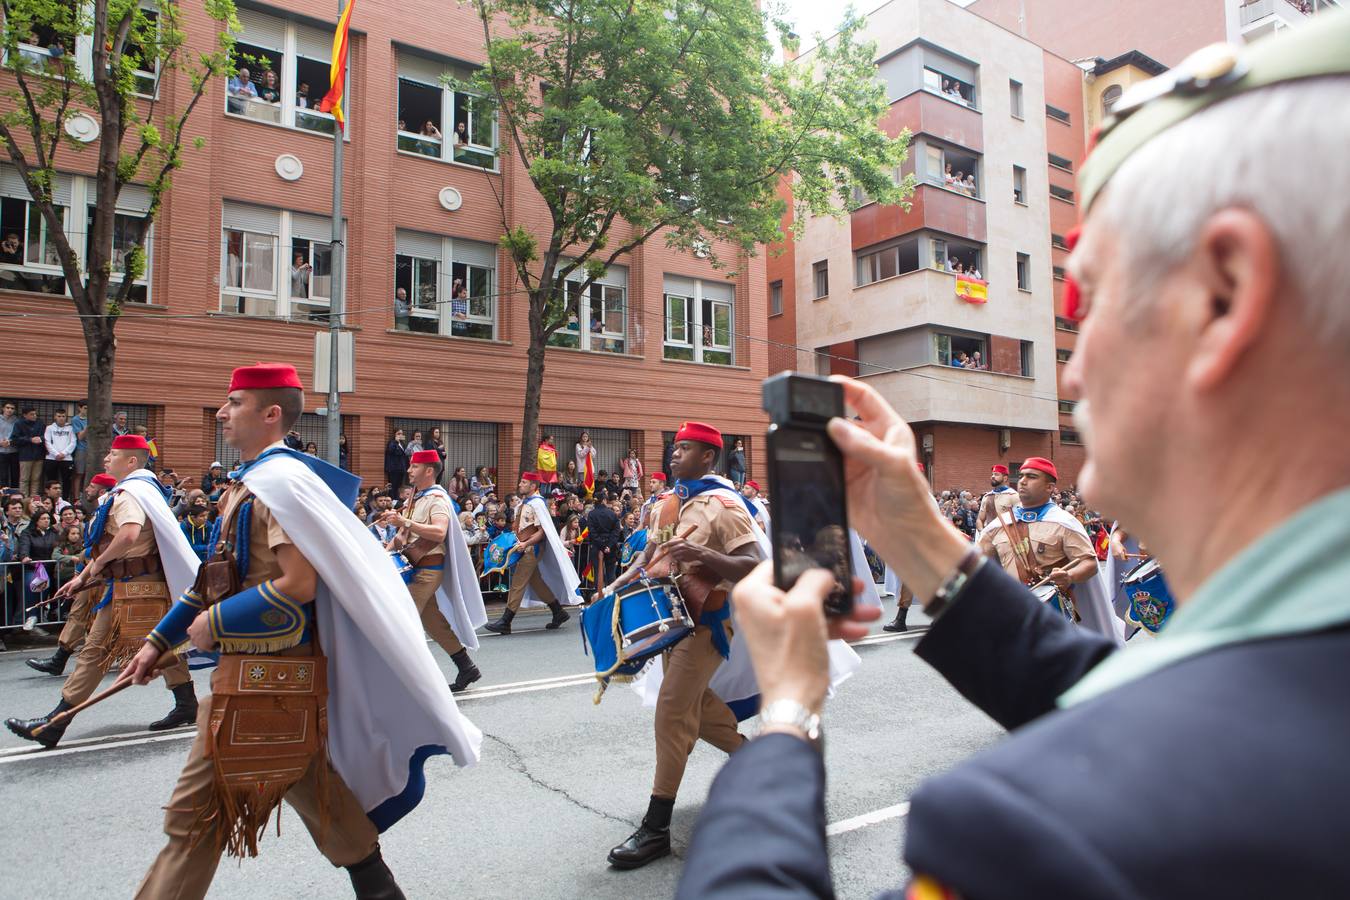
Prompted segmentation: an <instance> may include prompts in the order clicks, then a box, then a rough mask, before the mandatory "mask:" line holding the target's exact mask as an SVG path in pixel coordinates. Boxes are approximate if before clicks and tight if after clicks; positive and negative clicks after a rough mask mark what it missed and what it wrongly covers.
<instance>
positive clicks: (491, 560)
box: [483, 531, 524, 576]
mask: <svg viewBox="0 0 1350 900" xmlns="http://www.w3.org/2000/svg"><path fill="white" fill-rule="evenodd" d="M522 555H524V554H523V553H522V551H520V550H517V549H516V536H515V535H514V534H512V533H511V532H509V531H504V532H502V533H501V534H499V535H497V537H496V538H495V539H494V540H493V541H492V542H491V543H490V544H488V545H487V546H486V547H484V548H483V575H484V576H487V575H490V574H493V573H494V572H495V573H501V572H506V571H509V570H510V569H512V568H514V567H515V564H516V561H517V560H519V559H520V557H521V556H522Z"/></svg>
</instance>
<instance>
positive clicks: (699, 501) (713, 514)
mask: <svg viewBox="0 0 1350 900" xmlns="http://www.w3.org/2000/svg"><path fill="white" fill-rule="evenodd" d="M662 502H663V504H665V503H678V502H679V501H678V500H677V499H676V498H675V497H674V496H673V495H672V496H671V497H670V499H669V500H663V501H662ZM661 512H663V513H665V514H666V515H668V514H669V507H665V508H663V509H662V510H661ZM655 517H656V519H657V522H658V526H657V527H656V528H653V529H651V530H649V531H648V533H647V535H648V536H647V540H648V542H649V543H653V542H654V543H656V544H663V543H665V542H666V541H668V540H670V539H671V538H672V537H679V536H684V538H685V540H687V541H689V543H691V544H700V545H702V546H704V547H707V548H708V549H710V550H716V551H717V552H718V553H722V554H725V555H728V556H730V555H731V554H732V553H734V552H735V551H736V550H739V549H740V548H741V547H744V546H745V545H747V544H755V543H757V541H758V538H757V537H756V536H755V526H754V524H753V523H752V522H751V521H750V514H749V513H748V512H746V511H745V504H743V503H741V502H740V501H739V500H733V499H731V498H730V497H722V496H719V495H715V494H699V495H698V496H696V497H691V498H690V499H688V500H686V501H684V502H683V503H680V505H679V518H678V519H677V520H676V523H675V527H674V528H673V529H672V528H661V527H659V523H660V522H661V521H662V520H663V518H664V517H663V516H662V515H661V513H656V514H655ZM691 528H692V529H693V531H692V532H690V533H689V534H688V535H685V532H689V531H690V529H691ZM731 587H732V583H731V582H730V581H725V580H724V581H721V582H719V583H718V585H717V588H716V590H729V589H730V588H731Z"/></svg>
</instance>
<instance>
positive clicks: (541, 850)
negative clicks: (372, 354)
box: [0, 603, 1001, 900]
mask: <svg viewBox="0 0 1350 900" xmlns="http://www.w3.org/2000/svg"><path fill="white" fill-rule="evenodd" d="M889 607H890V604H889V603H888V610H887V614H888V617H889V614H890V612H891V609H890V608H889ZM543 623H544V617H543V616H542V615H537V614H536V615H522V616H521V617H519V618H517V620H516V629H517V630H516V633H515V634H513V635H511V636H510V637H497V636H488V637H485V638H484V639H483V642H482V643H483V646H482V649H481V650H480V651H478V652H477V653H475V654H474V655H475V658H476V660H477V662H478V664H479V667H480V668H481V669H482V671H483V675H484V677H483V680H482V681H480V682H479V683H478V684H477V685H475V686H474V688H473V689H471V690H470V691H468V692H466V693H465V694H463V695H461V698H462V699H461V703H462V706H463V709H464V712H465V714H466V715H467V716H469V718H471V719H472V720H473V721H474V722H475V723H476V724H477V725H478V726H479V727H480V728H481V729H482V730H483V732H484V742H483V755H482V760H481V762H480V763H479V764H478V765H477V766H475V767H473V768H470V769H457V768H455V766H454V765H453V764H452V763H451V762H449V758H448V757H439V758H436V759H433V760H432V761H431V762H430V763H429V764H428V767H427V778H428V788H427V795H426V799H425V800H424V801H423V802H422V804H421V805H420V806H419V807H418V808H417V809H416V810H415V811H414V812H413V813H412V814H410V815H409V816H408V817H407V818H405V819H404V820H403V821H401V822H400V823H398V824H397V825H396V826H394V827H393V828H392V829H391V830H390V831H389V832H388V833H386V834H385V835H384V836H383V838H382V840H381V845H382V847H383V852H384V856H385V859H386V860H387V861H388V862H389V864H390V866H391V868H392V869H393V870H394V872H395V874H396V876H397V877H398V880H399V883H400V885H401V886H402V887H403V890H404V891H405V893H406V894H407V895H408V897H409V898H413V900H420V898H427V897H449V896H453V897H458V898H521V897H530V898H555V897H556V898H564V897H578V898H582V897H584V898H588V900H591V898H594V900H601V898H611V897H612V898H630V897H644V898H661V897H670V896H672V895H673V893H674V890H675V885H676V883H677V881H678V879H679V874H680V870H681V867H682V866H683V855H684V850H685V847H686V846H687V844H688V841H689V836H690V833H691V831H692V829H693V827H694V822H695V820H696V818H697V816H698V813H699V810H700V809H701V807H702V804H703V800H704V798H705V797H706V796H707V792H708V788H709V786H710V784H711V783H712V780H713V777H714V776H715V775H716V774H717V770H718V769H719V767H720V766H721V765H722V762H723V760H724V759H725V757H724V756H723V755H722V754H721V753H720V752H719V751H717V750H715V749H713V748H712V747H709V746H707V745H704V744H700V745H699V746H698V748H697V749H696V750H695V751H694V754H693V756H692V757H691V759H690V763H689V768H688V770H687V772H686V775H685V779H684V784H683V787H682V789H681V794H680V798H679V801H678V802H677V804H676V807H675V815H674V820H673V822H672V834H673V838H674V843H675V853H674V856H673V857H671V858H667V859H664V860H661V861H658V862H656V863H653V864H652V865H649V866H647V867H646V868H644V869H640V870H637V871H632V872H620V871H616V870H612V869H610V867H609V866H608V865H607V864H606V862H605V854H606V853H607V852H608V850H609V848H610V847H611V846H613V845H614V844H616V843H618V842H619V841H621V840H623V839H624V838H625V837H627V835H628V834H629V833H630V832H631V831H632V830H633V829H634V828H635V827H636V826H637V823H638V820H639V819H640V818H641V817H642V814H643V812H644V811H645V809H646V802H647V797H648V795H649V793H650V788H651V777H652V766H653V749H652V724H651V718H652V716H651V710H647V709H643V708H642V707H641V704H640V702H639V701H638V698H637V696H636V695H635V694H633V693H632V692H631V691H630V690H628V689H627V688H626V687H623V686H616V687H615V688H612V689H611V690H610V691H609V692H608V693H607V694H606V695H605V698H604V702H603V703H601V704H600V705H598V706H596V705H594V704H592V702H591V701H592V696H593V694H594V689H593V684H594V682H593V680H591V679H590V678H589V673H590V672H591V671H593V669H592V667H591V665H590V660H589V658H588V657H585V656H583V655H582V650H581V639H580V636H579V633H578V628H577V624H576V622H572V623H569V624H568V625H567V626H566V627H565V628H564V629H562V630H561V631H557V632H550V631H544V630H542V629H543ZM910 623H911V625H914V624H918V625H919V626H920V627H922V623H923V617H922V614H919V613H917V612H915V613H911V616H910ZM918 637H919V634H918V633H911V634H908V635H902V636H892V635H887V634H884V633H883V632H881V631H880V627H879V625H878V626H877V628H876V632H875V634H874V635H873V637H871V638H869V639H868V640H867V641H866V642H864V643H863V644H861V645H859V646H858V652H859V654H860V655H861V656H862V658H863V666H862V668H861V670H860V671H859V672H858V674H856V675H855V676H854V677H853V678H852V679H850V680H849V681H848V682H847V683H845V684H844V685H843V686H842V687H841V688H840V690H839V692H838V694H837V695H836V697H835V698H834V699H833V700H832V701H831V702H830V704H829V707H828V709H827V711H826V715H825V727H826V735H827V742H826V743H827V746H826V765H827V768H828V772H829V777H830V783H829V792H828V797H827V820H828V821H829V822H830V823H831V824H830V835H831V837H830V842H831V854H832V860H833V867H834V877H835V887H836V890H837V891H838V894H839V896H840V897H845V898H862V897H870V896H872V895H873V894H875V893H876V892H878V891H880V890H883V889H885V888H888V887H894V886H895V885H896V884H898V883H899V882H900V881H901V880H902V879H903V878H905V877H907V873H905V872H904V870H903V868H902V866H901V864H900V859H899V852H900V846H901V841H902V839H903V832H904V824H905V818H904V814H905V811H906V809H907V807H906V805H905V801H906V800H907V799H908V797H909V796H910V794H911V793H912V792H913V790H914V789H915V787H916V786H917V785H918V783H919V782H920V781H921V780H922V779H923V778H925V777H926V776H928V775H931V774H934V773H937V772H940V771H943V770H944V769H946V768H948V767H950V766H951V765H953V764H954V763H956V762H959V761H960V760H961V759H964V758H965V757H967V756H969V755H970V754H972V753H974V752H976V751H978V750H980V749H981V748H983V747H986V746H988V745H989V744H991V743H992V742H994V741H996V740H998V739H999V736H1000V734H1001V730H1000V729H999V728H998V726H996V725H995V724H994V723H993V722H992V721H990V720H989V719H988V718H986V717H985V716H984V715H983V714H982V713H980V712H978V711H976V710H975V709H974V708H973V707H971V706H970V705H969V704H967V703H966V702H965V701H963V700H962V699H961V698H960V697H959V696H957V694H956V693H955V692H954V691H953V690H952V689H951V688H950V687H949V686H947V684H946V683H945V682H944V681H942V680H941V679H940V678H939V677H938V676H937V675H936V674H935V673H934V672H933V671H932V670H931V669H929V668H928V667H927V666H926V665H925V664H924V663H923V662H921V661H920V660H918V659H917V658H916V657H915V656H914V655H913V652H912V651H913V647H914V645H915V643H916V642H917V640H918ZM432 652H433V654H434V655H435V657H436V659H437V661H438V662H439V663H440V665H441V668H442V669H443V670H445V671H446V672H447V673H452V670H453V666H452V664H451V663H450V660H449V658H448V657H446V655H445V654H444V653H442V652H441V650H440V649H439V648H437V647H435V646H433V647H432ZM28 655H32V654H31V652H9V653H0V717H8V716H15V715H17V716H21V717H28V716H34V715H39V714H41V713H44V712H47V711H48V710H50V709H51V707H52V706H54V705H55V703H56V701H57V700H58V699H59V692H60V683H61V682H60V679H57V678H52V677H50V676H46V675H40V674H38V673H36V672H33V671H31V670H30V669H28V668H27V667H26V666H25V665H24V664H23V660H24V658H25V657H26V656H28ZM196 679H197V684H198V694H199V696H200V695H204V694H205V693H206V692H207V673H205V672H198V673H196ZM105 683H111V679H109V681H108V682H105ZM170 699H171V698H170V695H169V693H168V692H167V691H165V690H164V689H163V687H162V682H160V683H158V685H151V686H149V687H144V688H134V689H132V690H130V691H127V692H124V693H123V694H120V695H118V696H117V697H114V698H112V699H111V700H109V701H108V702H106V703H104V704H101V705H100V706H97V707H95V708H93V709H91V710H89V711H88V712H86V713H84V714H82V715H81V716H80V717H79V719H78V720H77V721H76V723H75V724H74V725H73V726H72V727H71V729H70V730H69V731H68V732H67V733H66V737H65V740H64V741H63V742H62V743H61V745H60V746H59V747H58V748H57V749H56V750H54V751H45V752H44V751H41V750H34V749H30V748H34V747H35V745H33V744H30V743H27V742H24V741H22V740H20V739H19V738H17V737H15V736H14V735H12V734H10V733H9V732H8V731H7V730H4V729H0V797H3V804H4V810H5V814H4V816H3V818H0V847H2V848H3V859H4V863H3V871H4V873H5V877H3V878H0V898H11V897H12V898H23V900H70V898H85V897H90V898H93V897H97V898H115V897H129V896H130V895H131V893H132V892H133V891H134V890H135V887H136V885H137V884H138V883H139V881H140V878H141V876H142V874H143V873H144V871H145V869H146V868H147V867H148V865H149V864H150V861H151V860H152V859H153V857H154V855H155V854H156V853H157V852H158V850H159V848H160V846H161V844H162V834H161V832H160V827H161V812H160V808H161V805H162V804H163V803H165V802H166V801H167V799H168V797H169V793H170V791H171V789H172V787H173V784H174V781H175V779H176V777H177V774H178V771H179V768H180V767H181V765H182V762H183V758H184V756H185V754H186V752H187V748H188V743H189V739H190V737H191V730H190V729H181V730H178V731H174V732H168V733H164V734H160V735H155V736H153V737H152V736H151V735H150V733H149V732H146V731H144V730H143V729H144V726H145V724H146V723H148V722H150V721H153V720H154V719H157V718H159V717H160V716H161V715H163V714H164V713H165V712H166V711H167V710H168V708H169V706H170ZM753 728H754V725H753V720H751V722H748V723H745V725H744V726H743V729H744V730H746V731H750V732H752V731H753ZM350 895H351V893H350V887H349V885H348V882H347V876H346V873H345V872H344V871H342V870H339V869H334V868H333V867H332V866H330V865H329V864H328V863H327V862H326V861H325V860H324V859H323V857H321V856H320V855H319V853H318V852H317V851H316V850H315V849H314V846H313V844H312V842H311V841H310V839H309V836H308V834H307V832H306V831H305V829H304V826H303V825H301V823H300V820H299V818H298V817H297V816H296V815H295V814H294V813H293V812H291V811H289V810H286V811H285V812H283V814H282V819H281V835H280V836H279V837H278V836H277V835H276V834H275V832H274V831H269V833H268V834H267V836H266V837H265V838H264V840H263V842H262V847H261V853H260V855H259V857H258V858H256V859H249V860H245V861H243V863H242V864H240V863H239V862H238V861H236V860H225V861H223V862H222V864H221V866H220V869H219V871H218V873H217V875H216V879H215V882H214V884H213V886H212V890H211V893H210V896H211V897H213V898H247V900H271V898H278V900H280V898H287V900H290V898H294V897H296V896H306V897H324V898H327V897H335V898H340V897H348V896H350Z"/></svg>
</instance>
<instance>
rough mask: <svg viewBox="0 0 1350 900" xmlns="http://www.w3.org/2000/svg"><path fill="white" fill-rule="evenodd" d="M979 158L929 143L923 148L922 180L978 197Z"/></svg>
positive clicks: (979, 192)
mask: <svg viewBox="0 0 1350 900" xmlns="http://www.w3.org/2000/svg"><path fill="white" fill-rule="evenodd" d="M979 169H980V158H979V156H977V155H975V154H974V153H971V152H970V151H968V150H962V149H960V148H958V147H948V146H945V145H943V144H935V143H932V142H929V143H928V144H927V145H926V146H925V148H924V179H925V180H926V181H927V182H928V183H929V184H935V185H938V186H939V187H945V188H947V189H948V190H950V191H956V192H957V193H960V194H965V195H966V196H967V197H979V196H981V191H980V180H981V179H980V175H979Z"/></svg>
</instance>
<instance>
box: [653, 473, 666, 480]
mask: <svg viewBox="0 0 1350 900" xmlns="http://www.w3.org/2000/svg"><path fill="white" fill-rule="evenodd" d="M650 477H651V479H652V480H653V481H665V480H666V473H665V472H653V473H652V474H651V476H650Z"/></svg>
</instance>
